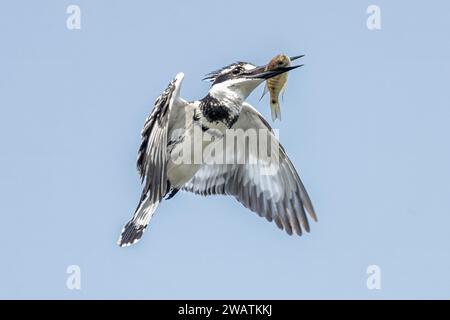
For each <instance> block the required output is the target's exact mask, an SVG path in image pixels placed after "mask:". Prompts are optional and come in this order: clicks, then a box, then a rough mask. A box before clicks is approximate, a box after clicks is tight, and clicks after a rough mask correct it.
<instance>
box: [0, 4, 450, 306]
mask: <svg viewBox="0 0 450 320" xmlns="http://www.w3.org/2000/svg"><path fill="white" fill-rule="evenodd" d="M69 4H78V5H79V6H80V7H81V10H82V22H81V30H77V31H70V30H68V29H66V21H65V20H66V17H67V14H66V13H65V11H66V7H67V6H68V5H69ZM370 4H377V5H379V6H380V8H381V14H382V29H381V30H379V31H369V30H368V29H367V27H366V18H367V14H366V8H367V6H368V5H370ZM449 11H450V4H449V3H448V1H434V2H433V3H432V4H431V3H427V2H421V3H419V2H416V3H414V4H412V3H411V2H410V1H375V2H372V1H356V0H355V1H340V2H337V1H283V2H277V1H229V0H228V1H213V2H211V1H203V2H201V1H189V2H188V1H172V2H167V1H159V4H158V3H156V1H152V2H151V1H143V0H142V1H137V0H135V1H106V0H96V1H80V0H78V1H77V0H74V1H44V0H42V1H11V0H9V1H3V2H2V4H1V10H0V42H1V48H0V106H1V109H0V110H1V117H0V123H1V125H0V145H1V149H0V150H1V151H0V152H1V160H0V163H1V166H0V177H1V179H0V194H1V201H0V214H1V225H2V231H1V232H0V243H1V245H0V246H1V254H2V258H1V264H0V298H62V299H78V298H192V299H196V298H210V299H214V298H265V299H270V298H275V299H279V298H286V299H300V298H369V299H379V298H450V272H449V270H450V250H449V249H450V232H449V226H450V197H449V191H450V148H449V136H450V125H449V120H450V103H449V101H450V90H449V83H450V42H449V40H448V37H449V30H450V20H449V19H448V12H449ZM279 52H285V53H287V54H290V55H296V54H306V57H305V58H304V63H305V64H306V66H305V67H304V68H302V69H300V70H297V71H295V72H293V73H292V74H291V77H290V82H289V84H288V88H287V89H288V90H287V92H286V95H285V100H284V103H283V105H282V108H283V109H282V111H283V120H282V122H277V123H276V124H275V125H274V126H275V127H277V128H279V129H280V138H281V142H282V143H283V144H284V146H285V148H286V150H287V152H288V154H289V155H290V157H291V159H292V161H293V163H294V165H295V166H296V168H297V169H298V170H299V172H300V174H301V177H302V179H303V181H304V183H305V185H306V186H307V189H308V191H309V193H310V195H311V198H312V200H313V202H314V205H315V207H316V210H317V213H318V216H319V223H315V224H313V225H312V232H311V233H310V234H308V235H306V236H304V237H301V238H299V237H289V236H287V235H285V234H284V233H283V232H281V231H279V230H278V229H277V228H276V226H275V225H273V224H269V223H267V222H266V221H265V220H263V219H261V218H259V217H257V216H256V215H255V214H254V213H251V212H250V211H248V210H247V209H245V208H244V207H242V206H241V205H240V204H239V203H238V202H237V201H235V200H234V199H232V198H225V197H212V198H201V197H199V196H194V195H192V194H186V193H180V194H179V195H177V196H176V197H175V198H174V199H173V200H171V201H165V202H164V203H163V204H162V205H161V206H160V207H159V209H158V211H157V213H156V215H155V216H154V218H153V220H152V221H151V225H150V227H149V229H148V230H147V232H146V234H145V235H144V237H143V239H142V241H141V242H140V243H139V244H138V245H136V246H134V247H130V248H119V247H118V246H116V240H117V237H118V234H119V232H120V230H121V228H122V226H123V223H124V222H126V221H127V220H128V218H129V217H130V216H131V214H132V212H133V210H134V209H135V206H136V203H137V200H138V198H139V195H140V191H141V188H140V184H139V180H138V177H137V173H136V170H135V160H136V152H137V148H138V145H139V133H140V130H141V128H142V125H143V122H144V120H145V117H146V116H147V114H148V112H149V111H150V108H151V106H152V103H153V101H154V99H155V98H156V97H157V96H158V95H159V94H160V93H161V92H162V90H163V89H164V88H165V86H166V85H167V83H168V82H169V80H170V79H171V78H172V77H173V76H174V75H175V74H176V73H177V72H180V71H183V72H184V73H185V74H186V77H185V80H184V83H183V87H182V95H183V97H185V98H186V99H198V98H201V97H203V96H204V95H205V93H206V92H207V90H208V84H207V83H205V82H202V81H201V78H202V76H203V75H204V74H205V73H207V72H209V71H211V70H214V69H217V68H218V67H221V66H223V65H226V64H228V63H231V62H234V61H236V60H247V61H251V62H254V63H256V64H262V63H265V62H267V60H268V59H270V58H271V57H272V56H274V55H275V54H277V53H279ZM261 92H262V87H261V88H258V89H257V90H256V91H255V93H254V94H253V95H252V96H251V97H250V99H249V101H250V103H252V104H254V105H255V106H256V107H257V108H258V109H259V110H260V111H261V112H262V113H263V114H264V115H265V116H266V117H267V118H270V113H269V109H268V101H267V100H264V102H261V103H259V102H258V98H259V96H260V94H261ZM72 264H76V265H79V266H80V267H81V272H82V278H81V286H82V288H81V290H80V291H71V290H68V289H67V288H66V278H67V274H66V273H65V271H66V268H67V266H68V265H72ZM371 264H376V265H379V266H380V267H381V270H382V290H380V291H369V290H368V289H367V288H366V277H367V275H366V268H367V266H368V265H371Z"/></svg>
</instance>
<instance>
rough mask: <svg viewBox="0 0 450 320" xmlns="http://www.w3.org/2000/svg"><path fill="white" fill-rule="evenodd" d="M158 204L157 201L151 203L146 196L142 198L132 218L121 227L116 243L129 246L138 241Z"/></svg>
mask: <svg viewBox="0 0 450 320" xmlns="http://www.w3.org/2000/svg"><path fill="white" fill-rule="evenodd" d="M158 204H159V201H157V202H153V203H152V202H151V201H150V199H148V197H147V198H144V199H143V200H142V201H141V202H140V204H139V206H138V208H137V209H136V212H135V214H134V216H133V218H132V219H131V220H130V221H128V223H127V224H126V225H125V226H124V227H123V229H122V233H121V234H120V238H119V240H118V241H117V244H118V245H119V246H121V247H126V246H131V245H132V244H134V243H136V242H138V241H139V239H141V237H142V234H143V233H144V231H145V228H147V225H148V223H149V222H150V219H151V218H152V216H153V213H154V212H155V210H156V208H157V207H158Z"/></svg>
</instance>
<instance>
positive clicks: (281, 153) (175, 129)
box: [118, 62, 316, 246]
mask: <svg viewBox="0 0 450 320" xmlns="http://www.w3.org/2000/svg"><path fill="white" fill-rule="evenodd" d="M294 68H295V67H287V68H280V69H279V70H272V71H270V72H267V71H265V66H263V67H255V66H254V65H252V64H250V63H245V62H237V63H234V64H231V65H229V66H226V67H224V68H222V69H219V70H217V71H214V72H212V73H210V74H208V75H207V77H206V79H208V80H210V81H211V82H212V86H211V89H210V90H209V92H208V94H207V95H206V97H205V98H203V99H201V100H198V101H194V102H187V101H185V100H183V99H182V98H180V86H181V82H182V79H183V77H184V75H183V74H182V73H180V74H178V75H177V76H176V77H175V79H174V80H173V81H172V82H171V83H170V84H169V86H168V87H167V89H166V90H165V91H164V92H163V93H162V94H161V96H160V97H158V99H157V100H156V102H155V106H154V109H153V111H152V112H151V114H150V116H149V117H148V118H147V120H146V122H145V125H144V128H143V130H142V133H141V135H142V141H141V146H140V148H139V154H138V161H137V167H138V172H139V174H140V175H141V178H142V182H143V191H142V195H141V198H140V201H139V205H138V207H137V208H136V211H135V213H134V216H133V218H132V219H131V220H130V221H129V222H128V223H127V224H126V225H125V227H124V229H123V231H122V234H121V237H120V239H119V241H118V244H119V245H120V246H127V245H131V244H133V243H135V242H136V241H138V240H139V239H140V238H141V237H142V234H143V232H144V230H145V228H146V227H147V225H148V223H149V221H150V219H151V217H152V215H153V213H154V212H155V210H156V208H157V206H158V204H159V203H160V202H161V200H162V199H163V198H164V197H166V196H167V198H171V197H173V196H174V195H175V194H176V193H177V192H178V191H179V190H184V191H188V192H193V193H196V194H200V195H216V194H217V195H219V194H220V195H231V196H234V197H235V198H236V199H237V200H238V201H239V202H241V203H242V204H243V205H244V206H245V207H247V208H249V209H250V210H252V211H254V212H256V213H257V214H258V215H260V216H262V217H265V218H266V219H267V220H269V221H274V222H275V223H276V225H277V226H278V227H279V228H281V229H284V230H285V231H286V232H287V233H288V234H292V233H294V232H295V233H296V234H298V235H301V234H302V230H305V231H309V224H308V219H307V213H308V214H309V215H310V217H311V218H313V219H314V220H316V215H315V212H314V209H313V206H312V203H311V200H310V199H309V196H308V194H307V192H306V190H305V187H304V186H303V184H302V182H301V180H300V178H299V176H298V174H297V171H296V170H295V168H294V166H293V164H292V163H291V161H290V160H289V158H288V156H287V155H286V152H285V150H284V148H283V147H282V146H281V145H280V144H279V142H278V140H277V139H276V137H275V135H274V132H273V130H272V129H271V127H270V125H269V124H268V123H267V121H266V120H265V119H264V118H263V117H262V115H261V114H260V113H258V111H256V110H255V109H254V108H253V107H252V106H251V105H249V104H247V103H245V99H246V98H247V97H248V95H249V94H250V93H251V92H252V91H253V90H254V89H255V88H256V87H257V86H258V85H259V84H261V83H262V82H263V81H264V80H265V79H268V78H270V77H273V76H276V75H279V74H281V73H283V72H287V71H289V70H291V69H294ZM253 129H254V130H261V132H266V134H265V135H266V136H260V135H257V136H256V137H257V141H258V143H259V142H260V139H263V140H264V143H266V142H265V141H266V140H267V141H268V142H267V143H268V145H269V146H270V148H271V150H275V151H276V152H277V155H278V157H277V158H271V157H269V158H267V157H262V156H261V154H260V152H258V148H256V149H254V148H239V146H238V145H236V146H234V145H233V146H232V147H229V146H228V144H227V143H226V142H227V139H229V137H228V136H227V133H228V132H229V131H230V130H235V131H236V130H241V131H245V130H253ZM196 130H200V132H203V133H204V134H211V136H214V137H215V139H210V140H208V139H206V141H205V140H202V141H197V140H195V139H198V138H197V137H198V136H197V135H196V134H195V132H196ZM233 132H234V131H233ZM233 139H234V138H233ZM243 141H244V142H242V141H241V142H240V143H241V144H242V143H244V144H245V143H247V144H248V143H249V142H246V141H248V140H243ZM221 142H225V144H224V146H225V147H224V148H223V153H224V155H225V156H230V155H232V156H233V157H234V158H235V159H239V161H235V162H232V163H229V162H222V163H214V162H213V161H209V159H208V155H206V156H205V155H204V157H203V159H202V161H201V162H198V161H195V159H194V158H195V152H194V153H193V154H189V156H188V160H189V161H185V160H186V154H185V152H184V151H185V150H187V149H186V147H187V148H191V146H192V145H193V144H195V143H200V145H201V146H202V150H204V148H205V147H210V146H211V145H213V143H214V144H217V143H221ZM238 144H239V142H238ZM194 149H195V147H194ZM241 150H244V151H241ZM244 153H245V154H244ZM183 157H184V158H183ZM181 159H183V160H184V161H180V160H181ZM275 159H276V161H275ZM248 160H253V161H248Z"/></svg>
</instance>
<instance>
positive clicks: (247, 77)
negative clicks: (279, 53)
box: [204, 56, 302, 101]
mask: <svg viewBox="0 0 450 320" xmlns="http://www.w3.org/2000/svg"><path fill="white" fill-rule="evenodd" d="M300 57H301V56H296V57H292V58H291V61H292V60H295V59H297V58H300ZM300 66H302V65H298V66H276V67H275V68H272V69H271V70H269V68H268V67H267V65H264V66H260V67H257V66H255V65H253V64H251V63H248V62H236V63H232V64H230V65H228V66H225V67H223V68H221V69H218V70H216V71H213V72H210V73H208V74H207V75H206V77H205V78H204V80H209V81H211V82H212V85H211V89H210V90H209V93H210V94H211V95H213V96H215V97H217V98H220V97H221V96H230V95H231V96H233V95H234V96H236V98H238V99H240V100H242V101H244V100H245V99H246V98H247V97H248V96H249V95H250V93H252V91H253V90H255V89H256V87H258V86H259V85H260V84H261V83H262V82H263V81H265V80H267V79H270V78H272V77H275V76H277V75H279V74H282V73H285V72H288V71H290V70H292V69H295V68H298V67H300Z"/></svg>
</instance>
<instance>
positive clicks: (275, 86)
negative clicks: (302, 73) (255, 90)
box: [260, 54, 291, 121]
mask: <svg viewBox="0 0 450 320" xmlns="http://www.w3.org/2000/svg"><path fill="white" fill-rule="evenodd" d="M290 65H291V59H290V58H289V57H288V56H286V55H284V54H279V55H277V56H276V57H274V58H273V59H272V60H270V62H269V64H268V65H267V67H266V70H267V71H269V70H274V69H277V68H280V67H289V66H290ZM287 80H288V73H287V72H286V73H283V74H280V75H279V76H276V77H273V78H270V79H268V80H267V81H266V86H265V87H264V92H263V94H262V96H261V99H262V97H264V95H265V94H266V93H267V92H270V110H271V112H272V120H273V121H275V120H276V119H280V120H281V110H280V101H279V97H280V94H281V95H282V94H283V93H284V90H285V89H286V83H287ZM261 99H260V100H261Z"/></svg>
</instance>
